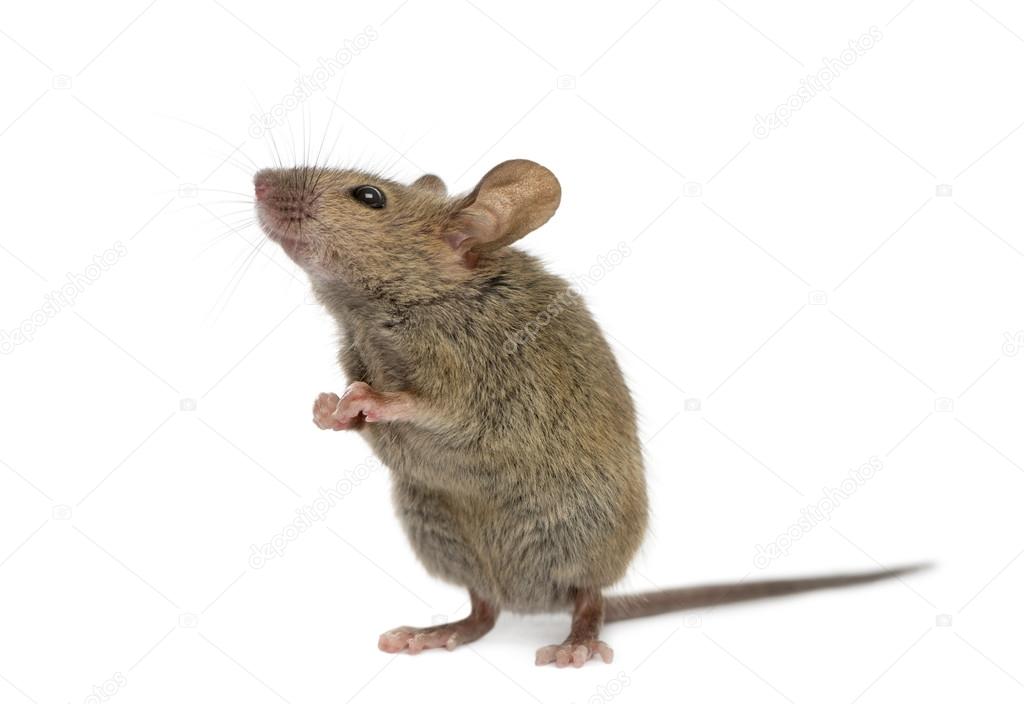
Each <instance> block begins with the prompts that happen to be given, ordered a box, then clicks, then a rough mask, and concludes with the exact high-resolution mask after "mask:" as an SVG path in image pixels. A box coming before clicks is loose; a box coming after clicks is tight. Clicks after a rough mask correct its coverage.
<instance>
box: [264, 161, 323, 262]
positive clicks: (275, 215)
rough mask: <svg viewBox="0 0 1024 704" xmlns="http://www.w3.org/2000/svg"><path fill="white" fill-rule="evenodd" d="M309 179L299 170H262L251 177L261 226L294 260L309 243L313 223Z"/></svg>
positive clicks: (313, 201)
mask: <svg viewBox="0 0 1024 704" xmlns="http://www.w3.org/2000/svg"><path fill="white" fill-rule="evenodd" d="M311 180H312V179H311V175H310V174H308V173H306V172H304V170H302V169H263V170H261V171H259V172H257V174H256V176H255V177H254V178H253V194H254V195H255V197H256V216H257V218H258V219H259V223H260V226H261V227H262V228H263V231H264V232H265V233H266V235H267V237H269V238H270V239H272V240H274V241H275V242H277V243H278V244H280V245H281V246H282V247H283V248H284V250H285V252H287V254H288V255H289V256H290V257H292V258H293V259H296V260H297V255H299V254H300V253H301V251H302V250H304V249H306V248H308V246H309V244H310V232H309V230H310V226H311V224H312V221H314V220H315V216H314V212H313V207H314V205H315V201H316V198H315V197H314V196H313V190H314V189H313V188H312V184H311V183H310V181H311Z"/></svg>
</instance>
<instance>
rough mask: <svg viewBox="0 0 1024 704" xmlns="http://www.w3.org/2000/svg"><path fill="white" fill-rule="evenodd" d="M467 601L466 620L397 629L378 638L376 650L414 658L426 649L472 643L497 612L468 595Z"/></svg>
mask: <svg viewBox="0 0 1024 704" xmlns="http://www.w3.org/2000/svg"><path fill="white" fill-rule="evenodd" d="M469 599H470V604H471V606H472V610H471V611H470V614H469V616H467V617H466V618H464V619H461V620H459V621H453V622H451V623H443V624H440V625H437V626H425V627H423V628H416V627H413V626H399V627H398V628H393V629H391V630H390V631H387V632H386V633H383V634H381V636H380V639H379V640H378V641H377V647H378V648H380V649H381V650H383V651H384V652H386V653H400V652H402V651H407V652H408V653H409V654H411V655H416V654H417V653H420V652H422V651H423V650H426V649H428V648H445V649H446V650H454V649H455V648H456V646H459V645H464V644H465V643H472V642H473V641H475V640H477V639H478V638H480V637H482V636H484V635H486V634H487V632H488V631H490V630H491V629H492V628H494V624H495V622H496V621H497V620H498V609H496V608H495V607H494V606H492V605H491V604H489V603H487V602H486V601H484V600H483V599H481V598H480V597H479V596H478V595H477V594H476V593H474V592H472V591H471V592H470V593H469Z"/></svg>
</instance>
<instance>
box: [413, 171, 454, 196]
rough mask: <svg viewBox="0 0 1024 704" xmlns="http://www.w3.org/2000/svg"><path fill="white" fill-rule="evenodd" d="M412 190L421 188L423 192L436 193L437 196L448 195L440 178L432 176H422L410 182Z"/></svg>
mask: <svg viewBox="0 0 1024 704" xmlns="http://www.w3.org/2000/svg"><path fill="white" fill-rule="evenodd" d="M412 187H413V188H422V189H423V190H425V191H430V192H431V193H436V194H437V195H439V196H446V195H448V188H447V187H446V186H445V185H444V181H442V180H441V177H440V176H435V175H434V174H424V175H423V176H420V177H419V178H418V179H416V180H415V181H413V182H412Z"/></svg>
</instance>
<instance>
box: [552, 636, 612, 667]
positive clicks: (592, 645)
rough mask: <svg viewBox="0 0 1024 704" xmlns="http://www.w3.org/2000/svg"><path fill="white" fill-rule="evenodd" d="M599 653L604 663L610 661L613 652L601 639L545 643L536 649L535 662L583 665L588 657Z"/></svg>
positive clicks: (558, 665) (562, 665) (556, 665)
mask: <svg viewBox="0 0 1024 704" xmlns="http://www.w3.org/2000/svg"><path fill="white" fill-rule="evenodd" d="M595 655H599V656H600V657H601V659H602V660H603V661H604V662H605V663H610V662H611V661H612V657H613V656H614V653H613V652H612V649H611V648H610V647H608V644H607V643H605V642H604V641H603V640H582V641H570V642H567V643H562V644H561V645H546V646H544V647H543V648H541V649H539V650H538V651H537V659H536V661H535V662H536V664H538V665H549V664H551V663H554V664H555V667H568V666H569V665H572V666H573V667H583V665H584V664H586V662H587V661H588V660H590V658H592V657H593V656H595Z"/></svg>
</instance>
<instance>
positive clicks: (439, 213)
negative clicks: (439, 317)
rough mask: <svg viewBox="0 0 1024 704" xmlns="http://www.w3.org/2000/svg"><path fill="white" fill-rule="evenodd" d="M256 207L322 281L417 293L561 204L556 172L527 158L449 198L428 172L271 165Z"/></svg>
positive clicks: (420, 297) (400, 294)
mask: <svg viewBox="0 0 1024 704" xmlns="http://www.w3.org/2000/svg"><path fill="white" fill-rule="evenodd" d="M254 182H255V194H256V213H257V217H258V219H259V222H260V225H261V226H262V228H263V231H264V232H265V233H266V234H267V236H268V237H269V238H270V239H272V240H274V241H276V242H277V243H278V244H280V245H281V247H282V248H284V250H285V252H287V254H288V256H290V257H291V258H292V259H293V260H295V262H296V263H298V264H299V265H300V266H301V267H302V268H303V269H305V270H306V271H307V272H308V273H309V274H310V276H311V277H313V278H314V279H315V280H317V281H327V282H331V283H335V284H338V285H341V286H343V287H344V288H345V289H346V290H348V291H350V292H351V293H352V294H353V295H358V294H362V295H363V296H367V297H374V296H376V297H381V298H385V299H390V300H392V301H402V302H408V303H412V302H417V301H425V300H430V299H433V298H436V297H438V296H440V295H443V294H444V293H446V292H447V291H448V290H450V289H451V288H452V287H455V286H459V285H461V284H463V283H464V282H466V281H467V280H470V279H472V278H473V277H474V275H475V273H476V270H477V269H478V268H480V269H483V268H485V267H486V265H487V263H488V262H489V261H492V260H494V259H496V258H498V257H500V256H501V255H500V250H501V248H502V247H505V246H506V245H509V244H512V243H513V242H515V241H516V240H518V239H519V238H521V237H523V236H524V235H526V234H527V233H528V232H530V231H531V230H534V229H536V228H538V227H540V226H541V225H543V224H544V223H545V222H547V220H548V218H550V217H551V216H552V215H553V214H554V212H555V210H556V209H557V208H558V203H559V201H560V199H561V188H560V187H559V184H558V180H557V179H556V178H555V176H554V174H552V173H551V172H550V171H548V170H547V169H546V168H544V167H543V166H541V165H540V164H536V163H534V162H532V161H526V160H524V159H516V160H512V161H506V162H504V163H502V164H499V165H498V166H496V167H494V168H493V169H491V170H490V171H489V172H487V174H486V175H485V176H484V177H483V178H482V179H481V180H480V183H478V184H477V186H476V188H474V189H473V191H472V192H470V193H468V194H466V195H461V196H455V197H449V196H448V194H447V189H446V188H445V185H444V182H443V181H441V179H440V178H438V177H437V176H434V175H431V174H428V175H426V176H422V177H420V178H419V179H417V180H416V181H414V182H413V183H411V184H409V185H403V184H400V183H396V182H394V181H390V180H388V179H384V178H381V177H380V176H377V175H375V174H371V173H367V172H363V171H356V170H345V169H338V170H334V169H311V168H302V167H300V168H294V169H264V170H262V171H260V172H259V173H257V174H256V177H255V179H254Z"/></svg>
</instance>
